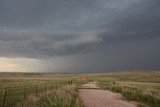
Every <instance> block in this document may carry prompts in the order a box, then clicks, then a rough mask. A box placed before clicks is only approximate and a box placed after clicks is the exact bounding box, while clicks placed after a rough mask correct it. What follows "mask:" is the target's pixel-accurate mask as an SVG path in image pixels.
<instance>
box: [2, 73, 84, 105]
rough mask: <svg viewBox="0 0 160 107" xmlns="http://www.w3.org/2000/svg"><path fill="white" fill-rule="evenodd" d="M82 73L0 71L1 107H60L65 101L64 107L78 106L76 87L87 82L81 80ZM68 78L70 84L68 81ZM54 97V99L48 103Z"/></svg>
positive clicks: (79, 103)
mask: <svg viewBox="0 0 160 107" xmlns="http://www.w3.org/2000/svg"><path fill="white" fill-rule="evenodd" d="M81 76H82V75H76V74H39V73H37V74H34V73H2V74H1V75H0V107H3V106H5V107H14V106H16V107H33V106H34V107H35V106H37V107H39V106H42V107H45V106H46V107H49V106H53V105H55V107H62V106H64V105H65V104H66V105H65V107H75V105H79V106H80V107H81V106H83V105H82V104H81V101H80V100H79V98H78V94H77V87H78V86H79V85H81V84H84V83H85V82H87V81H80V80H79V78H80V77H81ZM71 80H72V84H71V83H70V84H69V83H68V81H71ZM62 93H63V94H62ZM62 95H63V96H62ZM55 99H56V102H53V103H51V101H52V100H54V101H55ZM4 100H5V101H4ZM62 102H63V103H62ZM69 104H71V105H69Z"/></svg>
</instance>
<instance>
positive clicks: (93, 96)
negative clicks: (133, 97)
mask: <svg viewBox="0 0 160 107" xmlns="http://www.w3.org/2000/svg"><path fill="white" fill-rule="evenodd" d="M84 86H85V88H84V89H82V87H84ZM87 86H88V87H87ZM93 86H95V87H93ZM82 87H81V89H79V96H80V98H81V99H82V101H83V102H84V105H85V107H136V103H134V102H128V101H126V100H124V99H122V96H121V94H118V93H113V92H111V91H108V90H99V89H95V88H98V87H97V86H96V84H95V83H88V84H85V85H83V86H82ZM91 87H92V88H93V89H91ZM87 88H90V89H87Z"/></svg>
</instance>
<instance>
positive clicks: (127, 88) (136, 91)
mask: <svg viewBox="0 0 160 107" xmlns="http://www.w3.org/2000/svg"><path fill="white" fill-rule="evenodd" d="M90 79H91V80H96V81H98V83H99V86H100V87H102V88H103V89H108V90H111V91H113V92H117V93H121V94H122V95H123V96H124V98H126V99H127V100H133V101H138V102H141V103H144V104H147V105H148V106H150V107H160V72H159V71H152V72H151V71H150V72H138V71H136V72H121V73H104V74H93V75H92V76H91V77H90ZM139 106H140V105H139ZM141 106H142V105H141Z"/></svg>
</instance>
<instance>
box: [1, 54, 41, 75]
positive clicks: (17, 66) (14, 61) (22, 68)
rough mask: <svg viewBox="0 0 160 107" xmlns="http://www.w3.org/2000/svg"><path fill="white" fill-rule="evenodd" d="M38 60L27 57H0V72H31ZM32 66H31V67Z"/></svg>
mask: <svg viewBox="0 0 160 107" xmlns="http://www.w3.org/2000/svg"><path fill="white" fill-rule="evenodd" d="M38 63H39V62H38V60H35V59H29V58H4V57H1V58H0V72H31V71H32V70H33V68H34V67H33V66H34V65H36V64H38ZM32 67H33V68H32Z"/></svg>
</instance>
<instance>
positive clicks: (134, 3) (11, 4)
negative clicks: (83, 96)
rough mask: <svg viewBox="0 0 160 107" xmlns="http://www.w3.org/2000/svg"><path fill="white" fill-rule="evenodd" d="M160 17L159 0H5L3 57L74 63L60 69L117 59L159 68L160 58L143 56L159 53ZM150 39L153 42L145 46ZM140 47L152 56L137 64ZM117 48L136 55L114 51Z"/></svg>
mask: <svg viewBox="0 0 160 107" xmlns="http://www.w3.org/2000/svg"><path fill="white" fill-rule="evenodd" d="M159 19H160V2H159V0H154V1H151V0H131V1H128V0H118V1H113V0H94V1H93V0H80V1H79V0H67V1H66V0H45V1H44V0H34V1H33V0H27V1H23V0H0V57H6V58H32V59H38V60H41V61H42V63H43V61H44V62H45V63H46V64H45V65H44V68H46V67H47V68H48V69H46V70H49V71H51V70H52V69H53V67H52V66H50V64H49V63H55V62H54V58H56V61H58V62H59V64H58V65H57V66H59V67H60V66H61V67H62V66H64V65H65V64H66V63H68V62H69V63H70V64H69V65H68V66H66V67H64V68H63V67H62V68H61V69H59V68H58V67H57V69H56V67H54V69H55V70H62V71H65V70H72V71H74V70H76V71H80V70H83V71H87V70H88V71H89V70H90V71H91V70H92V71H93V70H103V71H104V70H112V67H111V66H112V65H113V64H115V65H114V69H119V68H121V69H128V68H130V66H131V65H127V64H126V63H127V62H128V63H130V64H132V66H133V67H131V68H134V67H135V68H137V69H138V68H147V67H148V68H152V67H153V64H154V65H155V64H156V67H155V68H156V69H157V68H159V67H157V65H159V61H157V60H154V61H153V62H152V63H145V62H144V61H149V60H151V59H155V57H157V58H159V56H158V55H157V54H156V53H159V52H160V49H159V48H158V46H159V45H160V43H159V42H158V41H159V40H160V35H159V34H160V20H159ZM157 40H158V41H157ZM146 41H147V42H146ZM155 41H156V42H155ZM131 43H133V44H139V45H135V46H133V45H131ZM147 43H148V44H154V45H149V47H147V48H146V46H148V45H147ZM124 44H125V45H124ZM115 45H117V46H119V47H115ZM124 48H126V49H125V50H124ZM116 50H118V51H116ZM142 50H143V51H142ZM135 51H141V52H142V53H143V54H146V56H147V57H145V58H146V59H141V60H142V61H139V62H137V63H139V64H138V65H137V64H136V63H135V61H136V60H138V59H139V58H140V57H142V54H134V52H135ZM151 51H152V52H151ZM118 52H119V53H128V54H130V55H129V56H132V57H134V58H132V57H128V58H125V56H123V55H117V54H115V53H118ZM132 52H133V53H132ZM145 52H149V54H148V53H145ZM91 54H94V55H93V56H94V58H93V59H95V60H94V62H95V63H94V64H93V65H90V64H89V63H92V62H93V61H92V60H91V61H90V60H87V58H90V59H92V58H91V57H90V56H92V55H91ZM109 54H112V56H110V55H109ZM155 54H156V55H157V56H155ZM82 56H83V57H82ZM102 56H103V57H102ZM108 56H110V57H108ZM117 56H119V57H117ZM57 57H58V59H57ZM121 58H122V59H121ZM49 59H53V60H49ZM108 59H109V61H108ZM106 60H107V61H106ZM113 60H116V63H115V62H114V61H113ZM122 60H125V61H124V63H121V61H122ZM99 61H100V62H103V63H106V64H104V65H103V64H102V63H100V62H99ZM31 62H32V61H31ZM86 62H87V63H86ZM113 62H114V63H113ZM133 62H134V63H133ZM82 63H85V65H87V64H88V67H84V66H82V65H83V64H82ZM109 63H110V64H112V65H110V64H109ZM55 65H56V64H55ZM94 65H96V66H94ZM140 65H141V66H140ZM73 66H76V67H73ZM82 68H84V69H82ZM153 68H154V67H153ZM40 69H42V68H40Z"/></svg>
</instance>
